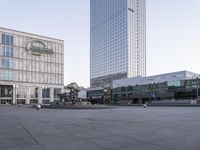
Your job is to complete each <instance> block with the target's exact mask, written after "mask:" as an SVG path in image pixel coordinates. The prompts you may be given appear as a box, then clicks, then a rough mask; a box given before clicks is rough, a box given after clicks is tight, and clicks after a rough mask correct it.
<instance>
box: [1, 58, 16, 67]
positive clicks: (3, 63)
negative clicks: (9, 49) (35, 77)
mask: <svg viewBox="0 0 200 150" xmlns="http://www.w3.org/2000/svg"><path fill="white" fill-rule="evenodd" d="M14 67H15V66H14V62H13V60H12V59H9V58H1V59H0V68H7V69H13V68H14Z"/></svg>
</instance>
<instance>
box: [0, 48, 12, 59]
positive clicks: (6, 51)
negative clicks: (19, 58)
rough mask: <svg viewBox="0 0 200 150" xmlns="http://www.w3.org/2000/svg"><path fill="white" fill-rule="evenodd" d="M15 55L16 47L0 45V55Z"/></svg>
mask: <svg viewBox="0 0 200 150" xmlns="http://www.w3.org/2000/svg"><path fill="white" fill-rule="evenodd" d="M13 55H14V49H13V47H5V46H3V47H0V56H4V57H13Z"/></svg>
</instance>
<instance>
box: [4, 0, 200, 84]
mask: <svg viewBox="0 0 200 150" xmlns="http://www.w3.org/2000/svg"><path fill="white" fill-rule="evenodd" d="M146 1H147V75H154V74H159V73H167V72H173V71H180V70H190V71H194V72H197V73H200V0H146ZM0 6H1V9H0V26H1V27H5V28H11V29H16V30H20V31H25V32H30V33H36V34H41V35H45V36H51V37H55V38H60V39H63V40H65V84H68V83H70V82H73V81H76V82H78V84H80V85H82V86H85V87H88V86H89V44H90V43H89V31H90V30H89V21H90V18H89V17H90V14H89V0H0Z"/></svg>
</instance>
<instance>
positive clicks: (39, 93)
mask: <svg viewBox="0 0 200 150" xmlns="http://www.w3.org/2000/svg"><path fill="white" fill-rule="evenodd" d="M38 104H42V87H39V88H38Z"/></svg>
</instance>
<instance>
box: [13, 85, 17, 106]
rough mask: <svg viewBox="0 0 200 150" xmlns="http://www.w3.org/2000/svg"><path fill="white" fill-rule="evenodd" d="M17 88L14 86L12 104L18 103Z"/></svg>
mask: <svg viewBox="0 0 200 150" xmlns="http://www.w3.org/2000/svg"><path fill="white" fill-rule="evenodd" d="M16 95H17V94H16V88H15V87H14V86H13V100H12V104H13V105H15V104H16V101H17V100H16V98H17V97H16Z"/></svg>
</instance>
